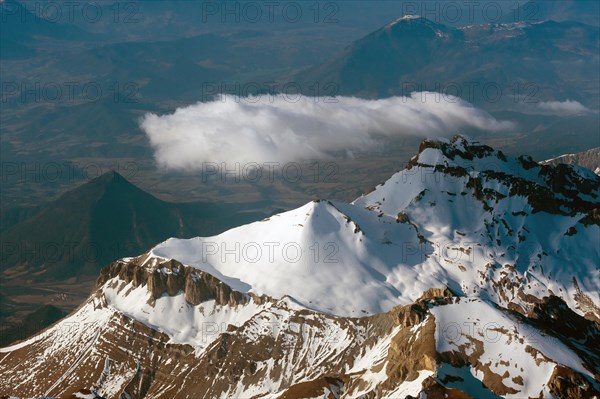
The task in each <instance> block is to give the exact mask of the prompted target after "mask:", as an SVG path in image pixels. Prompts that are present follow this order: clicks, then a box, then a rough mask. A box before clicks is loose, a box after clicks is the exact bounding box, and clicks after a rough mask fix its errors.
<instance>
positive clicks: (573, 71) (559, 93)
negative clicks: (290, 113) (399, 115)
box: [292, 16, 600, 112]
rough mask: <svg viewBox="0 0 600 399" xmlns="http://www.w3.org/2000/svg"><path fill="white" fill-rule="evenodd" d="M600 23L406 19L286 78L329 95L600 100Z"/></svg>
mask: <svg viewBox="0 0 600 399" xmlns="http://www.w3.org/2000/svg"><path fill="white" fill-rule="evenodd" d="M599 32H600V30H599V28H598V27H597V26H590V25H585V24H582V23H580V22H573V21H568V22H566V21H565V22H555V21H547V20H544V21H542V22H535V23H534V22H517V23H511V24H484V25H473V26H467V27H461V28H453V27H450V26H446V25H444V24H441V23H436V22H433V21H431V20H428V19H426V18H421V17H416V16H405V17H402V18H399V19H397V20H395V21H392V22H390V23H389V24H387V25H385V26H383V27H382V28H380V29H378V30H377V31H375V32H373V33H371V34H370V35H368V36H366V37H364V38H362V39H360V40H357V41H355V42H354V43H352V44H351V45H349V46H348V47H346V48H345V49H344V50H342V51H341V52H339V53H338V54H336V55H334V56H333V57H332V58H331V59H330V60H328V61H326V62H325V63H322V64H320V65H317V66H314V67H310V68H308V69H306V70H304V71H301V72H299V73H298V74H297V75H295V76H294V77H293V78H292V80H295V81H297V82H299V83H300V84H303V85H304V86H305V91H306V92H307V93H309V91H310V90H311V85H313V86H314V85H315V83H316V82H319V83H320V85H321V87H322V88H323V87H325V86H326V84H329V91H330V92H331V93H321V94H322V95H328V94H329V95H331V94H333V93H334V92H335V94H337V95H357V96H361V97H369V98H381V97H387V96H392V95H407V94H410V93H411V92H414V91H437V92H442V93H445V94H448V95H457V96H458V97H461V98H463V99H464V100H466V101H469V102H471V103H475V104H477V105H479V106H483V107H485V108H487V109H520V110H522V111H525V112H526V111H527V109H525V108H524V107H526V106H534V104H533V103H537V102H540V101H551V100H566V99H571V100H577V101H580V102H581V103H584V104H588V105H590V106H592V107H595V106H596V105H597V104H598V98H599V97H598V93H599V88H600V84H599V77H598V75H597V73H596V71H597V70H598V69H599V68H600V56H599V55H598V45H599V40H600V36H599Z"/></svg>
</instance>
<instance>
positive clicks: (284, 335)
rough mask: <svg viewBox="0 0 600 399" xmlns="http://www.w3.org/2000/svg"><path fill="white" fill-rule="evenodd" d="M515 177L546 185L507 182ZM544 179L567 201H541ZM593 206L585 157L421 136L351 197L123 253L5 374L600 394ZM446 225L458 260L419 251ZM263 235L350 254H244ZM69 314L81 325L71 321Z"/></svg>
mask: <svg viewBox="0 0 600 399" xmlns="http://www.w3.org/2000/svg"><path fill="white" fill-rule="evenodd" d="M501 172H503V173H504V175H502V174H501ZM436 176H437V179H436ZM554 179H558V181H560V182H563V181H566V182H567V184H565V187H563V188H564V189H563V190H558V191H555V190H554V189H555V188H556V185H555V184H552V183H553V180H554ZM475 181H479V183H474V182H475ZM522 181H529V182H530V183H532V184H533V183H535V184H536V185H537V186H539V187H538V188H536V187H535V186H531V187H525V190H524V191H522V190H521V189H519V190H517V191H516V192H514V193H512V194H510V195H509V193H510V191H511V189H512V188H513V187H518V188H519V187H521V186H522V184H523V183H522ZM561 184H562V183H561ZM532 187H533V189H531V188H532ZM578 188H582V202H578V201H572V198H574V197H573V196H574V195H575V194H573V193H572V192H571V191H575V190H570V189H578ZM461 190H464V191H461ZM538 190H542V191H544V190H548V191H549V192H550V194H547V193H546V194H545V195H550V197H549V199H551V200H554V201H555V202H557V204H558V205H556V206H555V205H551V206H550V207H545V206H539V204H538V203H537V202H536V201H538V199H539V198H538V194H536V192H537V191H538ZM463 192H464V194H463ZM599 203H600V178H599V177H598V176H596V175H594V174H593V173H592V172H591V171H586V170H583V169H582V168H573V167H571V166H568V165H562V166H558V167H552V166H542V165H539V164H537V163H536V162H533V161H532V160H531V159H530V158H528V157H512V156H508V155H504V154H502V153H501V152H498V151H496V150H494V149H492V148H491V147H488V146H485V145H481V144H479V143H476V142H473V141H471V140H469V139H466V138H463V137H460V136H457V137H454V138H453V139H452V140H432V141H425V142H423V144H422V145H421V148H420V149H419V153H418V155H417V156H415V157H414V158H413V160H412V161H411V163H410V164H409V165H408V168H407V169H405V170H403V171H401V172H399V173H397V174H396V175H394V176H392V177H391V178H390V179H389V180H388V181H386V182H385V183H384V184H382V185H379V186H377V187H376V188H375V190H374V191H372V192H370V193H368V194H365V195H363V196H362V197H360V198H358V199H357V200H356V201H354V203H352V204H341V203H335V202H330V201H326V200H324V201H317V202H311V203H309V204H307V205H305V206H303V207H301V208H299V209H297V210H293V211H289V212H286V213H284V214H280V215H275V216H272V217H271V218H268V219H266V220H264V221H261V222H255V223H252V224H248V225H244V226H240V227H238V228H235V229H232V230H230V231H228V232H225V233H223V234H221V235H219V236H215V237H206V238H199V237H198V238H195V239H190V240H177V239H170V240H167V241H165V242H164V243H162V244H160V245H158V246H156V247H154V248H153V249H152V250H150V251H149V252H147V253H145V254H142V255H140V256H137V257H133V258H123V259H121V260H118V261H116V262H113V263H112V264H110V265H109V266H107V267H106V268H104V269H103V271H102V273H101V276H100V277H99V279H98V281H97V288H96V290H95V292H94V293H93V294H92V296H90V298H88V300H87V301H85V302H84V303H83V304H82V305H81V307H80V308H78V309H77V310H76V311H75V312H73V313H72V314H71V315H70V316H69V317H67V318H66V319H64V320H62V321H60V322H58V323H56V324H54V325H53V326H52V327H50V328H49V329H48V330H47V331H46V333H42V334H40V335H39V336H37V337H32V338H31V339H29V340H27V341H23V342H20V343H18V344H15V345H13V346H11V347H8V348H2V349H0V372H2V374H3V375H4V376H5V377H6V378H5V381H6V382H5V384H6V387H7V388H6V389H7V390H8V391H9V393H10V394H17V395H21V396H26V395H28V396H31V395H38V396H39V395H45V396H50V397H57V396H59V397H67V396H69V395H79V394H80V393H81V392H95V393H97V394H98V395H101V396H103V397H106V398H118V397H120V395H125V397H140V398H142V397H143V398H166V397H169V398H176V399H177V398H185V397H189V396H190V395H193V396H194V397H256V398H265V399H266V398H300V397H303V398H306V397H319V398H328V397H339V398H347V397H361V395H364V396H363V397H396V396H398V397H419V396H420V395H422V394H425V395H427V397H432V398H437V397H440V398H442V397H446V396H457V397H460V396H461V395H463V396H464V395H468V396H470V397H478V398H484V397H485V398H487V397H490V398H497V397H507V398H511V397H514V398H516V397H523V396H541V397H550V396H553V397H559V398H584V397H593V395H599V394H600V383H599V382H598V381H600V367H599V365H600V353H598V351H597V350H596V349H595V348H597V347H598V344H599V343H600V318H599V317H598V315H600V308H599V305H600V299H599V298H598V295H597V293H598V292H599V289H598V281H599V279H598V278H597V276H598V272H599V270H598V260H599V259H600V254H599V253H598V248H597V247H593V245H590V244H593V243H594V242H597V240H598V236H599V234H598V233H599V228H600V219H598V218H597V209H598V204H599ZM590 204H591V205H590ZM536 206H538V207H539V208H536ZM459 209H464V210H466V211H464V212H462V213H460V212H458V210H459ZM587 219H589V220H587ZM278 225H282V226H286V227H285V228H278V227H277V226H278ZM264 226H267V227H264ZM572 227H574V228H575V230H576V231H572V229H571V228H572ZM511 230H512V232H511ZM269 232H270V234H271V235H269ZM243 237H249V238H248V239H247V240H246V241H244V240H243ZM274 237H275V238H274ZM521 237H525V239H522V238H521ZM441 238H444V239H447V242H449V244H450V245H448V246H446V247H444V250H445V251H446V254H440V253H438V254H435V253H432V252H431V251H430V249H431V248H433V249H435V248H436V246H435V245H434V246H433V247H431V248H429V249H428V248H427V247H425V250H424V249H423V248H422V247H420V245H424V246H426V245H429V244H432V243H433V244H436V243H443V242H445V241H442V240H441ZM269 240H274V241H269ZM497 240H499V241H500V242H499V243H498V242H497ZM263 241H264V242H278V243H280V245H281V246H283V245H284V244H285V243H288V242H294V243H296V244H298V246H299V247H300V248H302V249H305V250H306V251H307V253H309V254H310V255H311V256H312V255H314V253H315V252H312V253H311V252H310V249H309V248H310V246H311V245H313V244H314V243H315V242H318V243H319V244H322V243H324V242H325V243H328V242H332V243H337V244H338V246H339V251H338V254H339V255H333V256H334V258H333V259H337V260H338V262H337V263H336V262H331V263H326V262H318V260H323V258H322V257H320V258H318V259H316V258H309V259H308V260H307V261H306V263H304V264H301V265H299V267H296V266H294V262H293V259H292V257H293V255H292V254H291V253H288V254H287V255H285V256H287V259H286V257H285V256H284V255H283V254H279V253H278V252H277V251H275V252H274V253H273V258H272V259H273V261H272V262H270V263H269V262H268V260H270V259H269V258H263V259H262V261H263V262H260V261H258V262H257V261H256V257H255V256H253V255H252V253H251V252H246V253H245V254H244V253H243V251H242V252H239V251H238V253H237V254H236V250H235V248H236V245H234V244H235V243H239V244H240V245H239V246H240V248H243V245H242V244H244V243H249V242H250V243H254V244H260V243H261V242H263ZM469 241H470V242H471V243H472V244H471V245H467V243H468V242H469ZM202 243H206V244H209V245H208V246H206V245H205V246H204V247H203V246H202ZM222 243H227V244H228V245H229V246H228V247H226V249H228V250H229V252H226V251H225V252H222V253H218V252H217V253H215V250H216V249H218V248H219V245H220V244H222ZM394 243H396V244H398V243H400V244H406V245H405V246H403V245H400V246H398V245H395V244H394ZM427 243H429V244H427ZM212 244H219V245H217V248H215V247H214V246H211V245H212ZM478 244H479V245H478ZM490 244H495V247H492V246H491V245H490ZM511 245H514V246H515V248H514V251H512V253H508V252H509V251H508V250H509V248H510V247H511ZM248 248H250V247H248ZM252 248H254V249H256V247H255V246H253V247H252ZM313 248H314V247H313ZM319 248H320V247H319ZM385 248H388V249H387V252H385V251H386V250H385ZM382 251H383V252H382ZM449 251H453V252H452V253H451V254H450V253H449ZM382 253H383V255H386V256H387V257H385V256H382V255H381V254H382ZM223 254H225V255H223ZM267 254H269V253H267ZM375 254H379V255H378V256H375ZM254 255H256V254H254ZM321 255H324V254H323V253H321ZM328 255H331V254H329V253H328ZM457 255H459V256H458V257H457ZM236 256H239V259H237V258H236ZM336 256H339V258H336ZM361 256H366V257H364V258H363V260H362V261H361ZM465 256H466V257H465ZM573 256H576V258H573ZM228 257H229V264H228ZM244 257H245V258H246V259H244ZM232 259H233V261H231V260H232ZM252 260H254V261H255V262H254V263H253V262H250V261H252ZM303 261H304V260H303ZM261 263H266V264H267V265H266V267H263V266H261ZM296 263H301V261H298V262H296ZM280 269H281V270H280ZM328 273H331V274H328ZM256 276H260V277H261V279H256V278H255V277H256ZM427 276H429V278H428V277H427ZM290 279H293V280H295V284H296V285H297V286H298V287H299V289H296V290H294V285H292V284H290V283H289V282H288V281H290ZM332 279H334V280H332ZM334 281H335V282H336V284H338V285H339V287H336V286H335V284H334ZM355 281H358V282H360V284H358V285H357V284H355ZM372 285H374V286H375V288H376V289H375V291H371V288H370V287H371V286H372ZM382 288H383V289H382ZM473 290H474V291H473ZM373 293H376V294H373ZM326 297H328V298H326ZM355 299H356V300H355ZM365 308H366V310H367V311H368V313H365V312H362V311H361V310H365ZM352 309H353V310H355V312H354V314H353V312H352V311H351V310H352ZM556 320H560V321H561V323H557V322H556ZM69 323H75V325H77V326H79V328H78V331H77V333H76V334H64V333H61V331H62V329H63V328H65V326H67V325H69ZM142 349H143V350H142ZM41 352H44V353H46V356H45V357H44V358H43V359H40V358H39V357H38V356H37V355H36V354H37V353H41ZM159 359H160V360H159ZM42 369H43V370H48V372H46V373H44V374H40V370H42ZM24 370H28V371H29V372H28V373H25V372H24Z"/></svg>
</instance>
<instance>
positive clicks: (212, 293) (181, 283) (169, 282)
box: [96, 257, 250, 306]
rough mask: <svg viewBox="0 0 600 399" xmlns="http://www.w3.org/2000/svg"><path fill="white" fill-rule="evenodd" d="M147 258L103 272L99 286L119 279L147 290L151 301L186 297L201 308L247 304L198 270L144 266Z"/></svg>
mask: <svg viewBox="0 0 600 399" xmlns="http://www.w3.org/2000/svg"><path fill="white" fill-rule="evenodd" d="M144 260H145V257H138V258H134V259H129V260H119V261H116V262H114V263H111V264H110V265H108V266H106V267H105V268H104V269H102V272H101V273H100V277H98V280H97V283H96V286H97V287H101V286H103V285H104V284H106V283H107V282H108V281H109V280H111V279H114V278H117V279H118V283H119V284H120V285H121V286H125V285H127V284H130V283H131V285H132V286H133V287H140V286H147V289H148V291H149V292H150V294H151V299H150V301H151V302H153V301H154V300H156V299H158V298H160V297H162V296H163V295H169V296H174V295H177V294H180V293H184V294H185V299H186V301H187V302H188V303H189V304H190V305H198V304H200V303H202V302H205V301H208V300H215V301H216V303H217V304H218V305H231V306H234V305H239V304H244V303H247V302H248V300H249V298H250V297H249V296H248V295H245V294H242V293H240V292H237V291H234V290H233V289H231V287H229V286H228V285H227V284H225V283H223V282H222V281H221V280H219V279H217V278H215V277H213V276H212V275H210V274H208V273H205V272H202V271H200V270H198V269H196V268H193V267H189V266H185V265H183V264H181V263H180V262H178V261H176V260H173V259H170V260H162V261H159V260H158V259H155V258H154V259H151V260H150V262H149V263H150V264H151V265H145V264H144Z"/></svg>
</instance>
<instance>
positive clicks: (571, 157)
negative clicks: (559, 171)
mask: <svg viewBox="0 0 600 399" xmlns="http://www.w3.org/2000/svg"><path fill="white" fill-rule="evenodd" d="M542 163H543V164H544V165H558V164H561V163H566V164H569V165H579V166H582V167H584V168H587V169H589V170H593V171H594V173H596V174H597V175H600V147H598V148H592V149H591V150H587V151H583V152H579V153H577V154H565V155H561V156H559V157H556V158H552V159H548V160H546V161H543V162H542Z"/></svg>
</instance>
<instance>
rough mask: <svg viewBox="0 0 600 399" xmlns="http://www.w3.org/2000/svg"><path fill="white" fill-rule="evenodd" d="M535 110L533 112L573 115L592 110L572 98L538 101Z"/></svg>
mask: <svg viewBox="0 0 600 399" xmlns="http://www.w3.org/2000/svg"><path fill="white" fill-rule="evenodd" d="M535 111H537V112H533V113H538V114H542V115H556V116H575V115H583V114H587V113H589V112H592V111H591V110H590V109H588V108H587V107H586V106H585V105H583V104H581V103H580V102H579V101H572V100H566V101H547V102H539V103H537V104H536V109H535Z"/></svg>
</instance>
